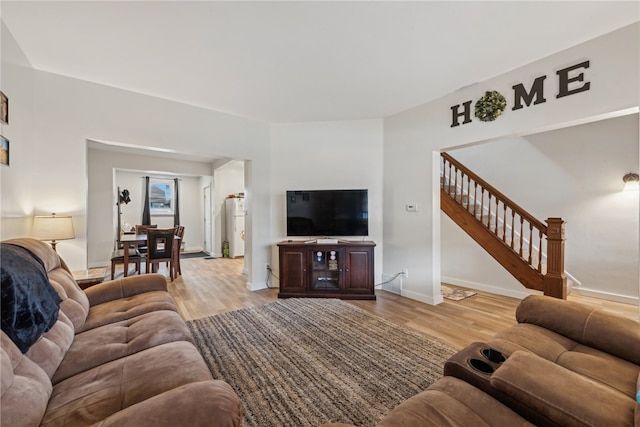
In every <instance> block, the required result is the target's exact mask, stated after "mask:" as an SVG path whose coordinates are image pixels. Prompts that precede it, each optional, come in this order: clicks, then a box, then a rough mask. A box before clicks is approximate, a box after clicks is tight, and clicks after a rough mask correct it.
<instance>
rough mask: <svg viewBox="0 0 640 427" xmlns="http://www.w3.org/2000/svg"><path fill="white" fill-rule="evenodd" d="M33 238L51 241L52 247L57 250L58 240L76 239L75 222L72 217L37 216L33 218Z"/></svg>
mask: <svg viewBox="0 0 640 427" xmlns="http://www.w3.org/2000/svg"><path fill="white" fill-rule="evenodd" d="M32 234H33V237H35V238H36V239H38V240H50V243H51V247H52V248H53V250H54V251H55V250H56V244H57V243H58V242H57V241H58V240H69V239H75V238H76V235H75V233H74V231H73V221H72V219H71V217H70V216H56V214H55V213H53V214H51V216H35V217H34V218H33V233H32Z"/></svg>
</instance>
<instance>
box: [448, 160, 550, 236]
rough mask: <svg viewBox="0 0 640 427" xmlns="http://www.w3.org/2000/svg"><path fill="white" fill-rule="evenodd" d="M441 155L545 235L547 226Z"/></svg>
mask: <svg viewBox="0 0 640 427" xmlns="http://www.w3.org/2000/svg"><path fill="white" fill-rule="evenodd" d="M441 155H442V157H443V158H444V159H445V160H446V161H448V162H449V163H451V164H452V165H454V166H456V167H457V168H458V169H460V170H461V171H463V172H464V173H465V175H468V176H469V177H470V178H472V179H473V180H474V181H475V182H477V183H478V184H480V185H481V186H482V187H484V188H486V189H487V190H488V191H489V192H490V193H491V194H493V195H494V196H496V198H497V199H499V200H500V201H502V202H503V203H504V204H505V205H507V206H509V207H510V208H512V209H513V210H514V211H515V212H516V213H517V214H518V215H520V216H522V217H523V218H524V219H526V220H527V221H528V222H529V223H531V224H533V225H534V226H535V227H536V228H538V229H539V230H543V231H544V234H547V226H546V225H545V224H544V223H542V222H541V221H540V220H538V219H537V218H536V217H534V216H533V215H531V214H530V213H529V212H527V211H526V210H524V209H523V208H521V207H520V206H519V205H518V204H517V203H516V202H514V201H513V200H511V199H510V198H508V197H507V196H505V195H504V194H502V193H501V192H500V191H499V190H498V189H497V188H495V187H494V186H492V185H491V184H489V183H488V182H487V181H485V180H484V179H482V178H480V177H479V176H478V175H476V174H475V173H473V171H471V169H469V168H467V167H466V166H465V165H463V164H462V163H460V162H459V161H457V160H456V159H454V158H453V157H451V155H449V154H448V153H441Z"/></svg>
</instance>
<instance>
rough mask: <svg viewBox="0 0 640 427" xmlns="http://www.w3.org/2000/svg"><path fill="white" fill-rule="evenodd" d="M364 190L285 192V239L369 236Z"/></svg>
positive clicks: (365, 192) (366, 201) (366, 194)
mask: <svg viewBox="0 0 640 427" xmlns="http://www.w3.org/2000/svg"><path fill="white" fill-rule="evenodd" d="M368 235H369V200H368V192H367V190H311V191H287V236H326V237H333V236H368Z"/></svg>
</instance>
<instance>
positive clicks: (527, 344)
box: [488, 323, 640, 396]
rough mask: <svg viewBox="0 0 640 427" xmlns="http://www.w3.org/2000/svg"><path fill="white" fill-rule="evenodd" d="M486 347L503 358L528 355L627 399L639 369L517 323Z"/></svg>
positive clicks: (551, 332)
mask: <svg viewBox="0 0 640 427" xmlns="http://www.w3.org/2000/svg"><path fill="white" fill-rule="evenodd" d="M488 345H489V346H490V347H493V348H496V349H498V350H500V351H501V352H502V353H504V354H506V355H511V354H512V353H514V352H516V351H518V350H523V351H528V352H530V353H533V354H535V355H537V356H539V357H542V358H543V359H546V360H549V361H551V362H554V363H556V364H558V365H559V366H562V367H564V368H566V369H568V370H570V371H573V372H576V373H579V374H581V375H584V376H586V377H588V378H591V379H593V380H596V381H599V382H600V383H602V384H606V385H608V386H609V387H612V388H614V389H616V390H618V391H620V392H622V393H624V394H625V395H627V396H633V395H634V393H635V387H636V384H635V378H636V377H637V376H638V373H640V366H638V365H635V364H633V363H631V362H628V361H627V360H624V359H621V358H619V357H616V356H613V355H611V354H608V353H606V352H603V351H601V350H598V349H596V348H593V347H588V346H585V345H582V344H579V343H577V342H576V341H573V340H570V339H569V338H566V337H564V336H562V335H560V334H557V333H555V332H553V331H550V330H548V329H545V328H543V327H540V326H537V325H533V324H529V323H520V324H518V325H515V326H513V327H511V328H508V329H505V330H504V331H502V332H499V333H497V334H496V335H495V336H494V338H492V339H491V340H489V342H488ZM605 367H606V368H605Z"/></svg>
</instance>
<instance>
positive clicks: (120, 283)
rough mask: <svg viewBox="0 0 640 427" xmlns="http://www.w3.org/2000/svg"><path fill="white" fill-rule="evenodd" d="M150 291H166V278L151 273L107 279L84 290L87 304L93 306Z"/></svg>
mask: <svg viewBox="0 0 640 427" xmlns="http://www.w3.org/2000/svg"><path fill="white" fill-rule="evenodd" d="M152 291H165V292H166V291H167V280H166V279H165V277H164V276H163V275H161V274H155V273H152V274H144V275H141V276H128V277H123V278H120V279H115V280H109V281H108V282H103V283H100V284H98V285H95V286H91V287H90V288H87V289H85V291H84V292H85V294H86V295H87V297H88V298H89V305H90V306H94V305H98V304H102V303H105V302H108V301H114V300H117V299H120V298H127V297H130V296H133V295H138V294H142V293H145V292H152Z"/></svg>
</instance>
